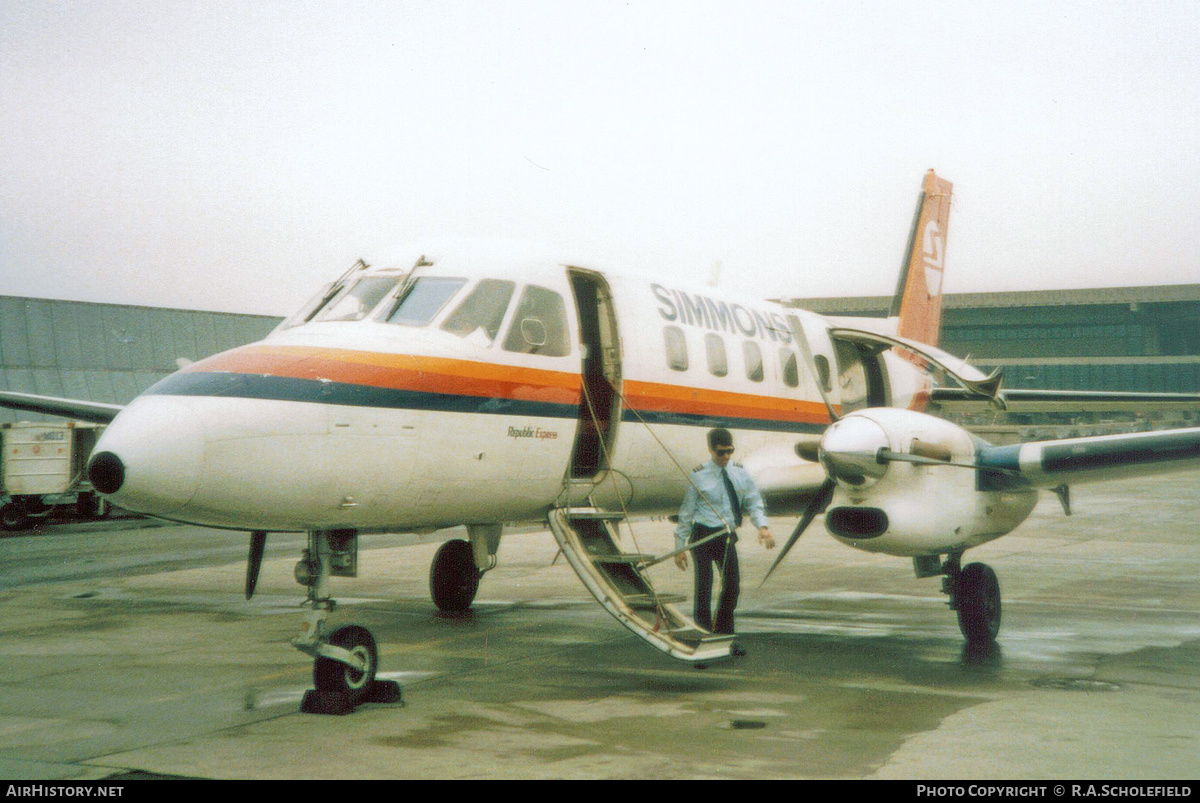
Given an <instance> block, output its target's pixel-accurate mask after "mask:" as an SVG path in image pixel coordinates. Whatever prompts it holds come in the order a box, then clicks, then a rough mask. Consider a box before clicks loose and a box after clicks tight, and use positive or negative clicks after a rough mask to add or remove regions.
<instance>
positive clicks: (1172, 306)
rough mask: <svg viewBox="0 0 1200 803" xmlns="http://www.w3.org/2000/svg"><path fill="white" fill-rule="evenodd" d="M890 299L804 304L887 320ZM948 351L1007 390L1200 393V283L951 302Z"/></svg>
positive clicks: (946, 308) (946, 312)
mask: <svg viewBox="0 0 1200 803" xmlns="http://www.w3.org/2000/svg"><path fill="white" fill-rule="evenodd" d="M891 302H892V299H891V297H890V296H889V297H885V296H867V297H861V298H797V299H791V300H788V301H786V302H784V303H786V304H787V305H788V306H794V307H800V308H803V309H809V310H813V311H814V312H819V313H822V314H827V315H853V316H861V317H885V316H886V315H887V310H888V308H889V306H890V305H891ZM939 345H940V346H941V348H943V349H945V350H946V351H949V352H950V353H951V354H954V355H956V356H959V357H963V358H966V359H967V360H968V361H969V362H971V364H973V365H975V366H977V367H979V368H981V369H982V370H984V371H985V372H986V371H990V370H991V369H993V368H1000V369H1002V370H1003V372H1004V377H1005V382H1004V384H1005V386H1006V387H1014V388H1018V387H1019V388H1037V389H1048V390H1117V391H1145V392H1168V393H1200V284H1182V285H1166V286H1161V287H1119V288H1105V289H1096V290H1039V291H1031V292H1016V293H961V294H957V295H947V296H946V297H945V299H944V303H943V311H942V338H941V343H940V344H939Z"/></svg>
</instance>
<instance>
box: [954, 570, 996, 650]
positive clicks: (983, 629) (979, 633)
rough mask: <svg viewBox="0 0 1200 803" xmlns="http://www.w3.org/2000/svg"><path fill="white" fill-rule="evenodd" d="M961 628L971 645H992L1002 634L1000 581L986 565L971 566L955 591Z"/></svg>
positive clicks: (960, 575)
mask: <svg viewBox="0 0 1200 803" xmlns="http://www.w3.org/2000/svg"><path fill="white" fill-rule="evenodd" d="M954 607H955V609H956V610H957V612H958V628H959V630H961V631H962V634H963V636H964V637H965V638H966V640H967V643H968V644H990V643H991V642H993V641H995V640H996V636H997V635H998V634H999V632H1000V612H1001V611H1000V581H999V580H997V579H996V573H995V572H994V571H992V567H991V566H988V565H987V564H986V563H971V564H968V565H967V566H965V567H964V568H963V570H962V572H961V573H960V574H959V576H958V580H957V582H956V583H955V589H954Z"/></svg>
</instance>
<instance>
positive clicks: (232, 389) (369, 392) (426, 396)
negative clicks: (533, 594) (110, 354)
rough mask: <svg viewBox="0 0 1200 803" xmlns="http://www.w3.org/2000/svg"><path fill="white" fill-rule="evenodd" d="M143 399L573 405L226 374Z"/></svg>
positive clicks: (171, 384)
mask: <svg viewBox="0 0 1200 803" xmlns="http://www.w3.org/2000/svg"><path fill="white" fill-rule="evenodd" d="M146 393H147V394H157V395H165V396H225V397H230V398H237V399H269V400H272V401H294V402H311V403H314V404H337V405H347V406H352V407H380V408H384V409H404V410H439V411H443V412H452V413H485V414H496V415H523V416H538V417H544V418H576V417H577V416H578V414H579V407H578V405H575V404H562V403H558V402H539V401H529V400H525V399H500V398H488V397H482V396H464V395H460V394H456V393H431V392H428V391H419V390H397V389H395V388H377V387H371V386H370V385H354V384H349V383H346V382H322V381H320V380H316V379H295V378H292V377H286V376H264V375H261V374H229V373H198V372H197V373H181V374H173V375H171V376H169V377H167V378H166V379H164V380H162V381H161V382H159V383H157V384H156V385H154V386H153V387H151V388H150V389H149V390H147V391H146Z"/></svg>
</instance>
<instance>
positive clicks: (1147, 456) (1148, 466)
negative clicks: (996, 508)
mask: <svg viewBox="0 0 1200 803" xmlns="http://www.w3.org/2000/svg"><path fill="white" fill-rule="evenodd" d="M976 465H977V467H978V468H979V470H980V473H979V487H980V490H1002V489H1003V488H1005V487H1012V486H1013V485H1014V484H1016V485H1032V486H1034V487H1039V488H1056V487H1058V486H1062V485H1068V484H1072V483H1079V482H1092V481H1095V480H1109V479H1118V478H1121V477H1141V476H1146V475H1149V474H1162V473H1166V472H1169V471H1183V470H1186V469H1191V468H1200V427H1190V428H1187V429H1163V430H1158V431H1156V432H1133V433H1128V434H1120V435H1094V436H1091V437H1086V438H1065V439H1062V440H1050V441H1030V442H1027V443H1018V444H1013V445H1010V446H981V447H980V449H979V453H978V455H977V457H976Z"/></svg>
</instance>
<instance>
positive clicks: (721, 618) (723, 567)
mask: <svg viewBox="0 0 1200 803" xmlns="http://www.w3.org/2000/svg"><path fill="white" fill-rule="evenodd" d="M708 451H709V453H710V454H711V455H712V461H711V462H708V463H705V464H704V465H702V466H699V467H698V468H696V469H695V470H694V471H693V472H692V475H691V482H690V483H689V484H688V489H687V493H686V494H685V495H684V497H683V505H682V506H681V507H680V508H679V525H678V526H677V527H676V528H675V548H676V549H683V547H684V546H686V545H687V544H689V543H695V542H696V541H699V540H701V539H703V538H704V537H706V536H708V535H712V534H713V533H715V532H718V531H720V530H722V529H724V528H726V527H728V528H729V530H730V534H729V535H727V536H722V537H720V538H714V539H713V540H711V541H709V542H708V543H706V544H701V545H700V546H699V547H697V548H695V549H693V550H691V552H692V555H693V556H694V557H695V560H696V586H695V595H694V597H695V606H696V607H695V619H696V624H697V625H699V626H700V627H702V628H704V629H705V630H711V631H713V632H714V633H733V632H734V630H733V609H734V608H736V607H737V600H738V590H739V587H740V585H741V577H740V573H739V571H738V557H737V547H736V546H734V545H735V544H736V543H737V528H738V527H739V526H741V523H742V515H743V512H745V515H748V516H749V517H750V520H751V521H753V522H754V525H755V526H756V527H758V540H759V541H760V542H761V543H762V545H763V546H765V547H766V548H767V549H774V547H775V539H774V538H772V537H771V531H770V529H769V528H768V527H767V516H766V506H765V505H764V504H763V498H762V494H760V493H759V492H758V487H757V486H756V485H755V484H754V480H753V479H751V478H750V474H749V472H747V471H746V469H744V468H742V466H741V465H740V464H738V463H733V464H730V460H731V458H732V457H733V436H732V435H730V434H729V430H726V429H713V430H710V431H709V433H708ZM675 565H677V566H678V567H679V568H680V569H681V570H683V571H687V566H688V560H687V553H686V552H680V553H679V554H678V555H676V556H675ZM714 565H715V566H716V567H717V571H719V572H720V573H721V596H720V598H719V599H718V601H717V615H716V622H715V625H714V622H713V616H712V611H711V606H712V582H713V566H714ZM733 653H734V655H744V654H745V651H744V650H742V649H741V648H740V647H737V646H736V645H735V647H734V649H733Z"/></svg>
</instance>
